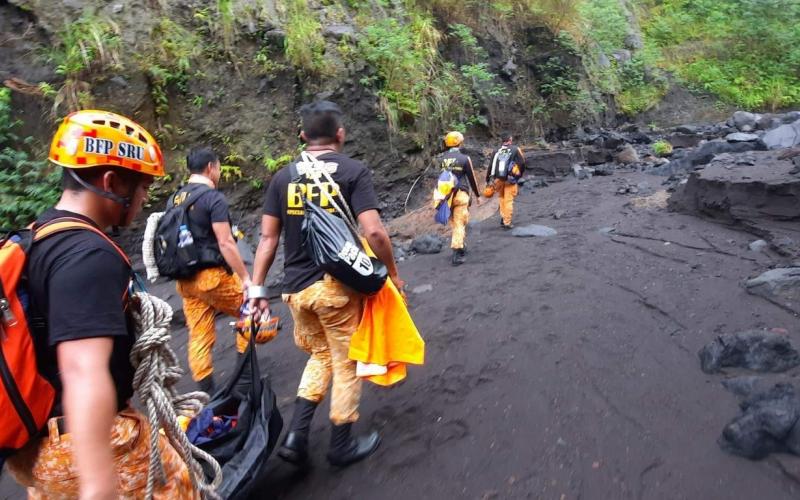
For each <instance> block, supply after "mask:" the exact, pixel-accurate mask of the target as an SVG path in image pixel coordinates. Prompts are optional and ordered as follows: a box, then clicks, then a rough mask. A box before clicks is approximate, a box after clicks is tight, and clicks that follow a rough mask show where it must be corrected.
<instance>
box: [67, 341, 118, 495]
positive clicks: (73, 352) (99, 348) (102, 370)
mask: <svg viewBox="0 0 800 500" xmlns="http://www.w3.org/2000/svg"><path fill="white" fill-rule="evenodd" d="M113 345H114V344H113V340H112V339H111V338H110V337H98V338H88V339H81V340H70V341H67V342H62V343H60V344H58V347H57V355H58V367H59V370H60V372H61V383H62V385H63V387H64V396H63V405H64V416H65V418H66V424H67V426H68V428H69V432H70V434H71V435H72V441H71V442H72V453H73V456H74V457H75V464H76V466H77V470H78V478H79V481H80V498H81V499H107V498H108V499H110V498H117V473H116V470H115V469H114V456H113V454H112V452H111V426H112V425H113V424H114V416H115V414H116V412H117V394H116V389H115V388H114V382H113V380H112V378H111V373H110V372H109V369H108V363H109V360H110V359H111V350H112V348H113Z"/></svg>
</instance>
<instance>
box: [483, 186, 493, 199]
mask: <svg viewBox="0 0 800 500" xmlns="http://www.w3.org/2000/svg"><path fill="white" fill-rule="evenodd" d="M492 196H494V186H493V185H491V184H487V185H486V187H485V188H483V197H484V198H491V197H492Z"/></svg>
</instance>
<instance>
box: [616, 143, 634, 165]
mask: <svg viewBox="0 0 800 500" xmlns="http://www.w3.org/2000/svg"><path fill="white" fill-rule="evenodd" d="M617 162H618V163H621V164H623V165H630V164H632V163H639V154H638V153H637V152H636V150H635V149H633V146H631V145H630V144H626V145H625V146H623V148H622V150H621V151H620V152H619V153H617Z"/></svg>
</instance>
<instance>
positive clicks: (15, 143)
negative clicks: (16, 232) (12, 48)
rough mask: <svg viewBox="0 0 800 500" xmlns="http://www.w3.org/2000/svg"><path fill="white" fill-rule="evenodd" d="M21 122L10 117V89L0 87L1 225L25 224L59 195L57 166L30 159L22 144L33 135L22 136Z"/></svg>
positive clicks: (56, 199)
mask: <svg viewBox="0 0 800 500" xmlns="http://www.w3.org/2000/svg"><path fill="white" fill-rule="evenodd" d="M18 125H19V122H18V121H16V120H14V119H13V118H12V116H11V91H10V90H9V89H6V88H0V228H2V229H12V228H20V227H24V226H26V225H27V224H29V223H31V222H32V221H33V220H34V219H35V218H36V216H37V215H38V214H39V213H41V212H43V211H44V210H46V209H48V208H50V207H51V206H53V205H54V204H55V203H56V201H58V198H59V196H60V193H61V191H60V189H59V179H60V175H59V172H58V171H57V169H52V168H49V167H48V164H47V162H45V161H35V160H31V159H30V157H29V156H28V153H27V152H26V151H25V150H22V149H18V148H19V147H20V145H21V146H23V147H29V145H30V143H31V142H32V140H33V139H32V138H30V137H28V138H26V139H20V138H19V137H18V136H17V135H16V133H15V129H16V128H17V126H18Z"/></svg>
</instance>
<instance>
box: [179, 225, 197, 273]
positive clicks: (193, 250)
mask: <svg viewBox="0 0 800 500" xmlns="http://www.w3.org/2000/svg"><path fill="white" fill-rule="evenodd" d="M178 257H180V259H181V261H182V262H184V263H185V264H186V265H187V266H193V265H195V264H197V247H195V245H194V238H193V237H192V232H191V231H189V227H188V226H187V225H186V224H181V227H180V228H179V229H178Z"/></svg>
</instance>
